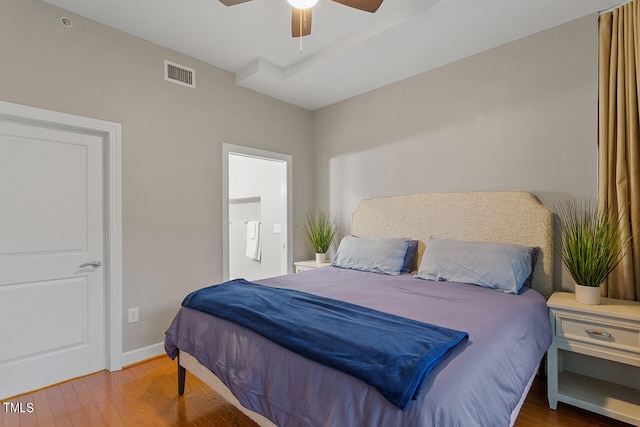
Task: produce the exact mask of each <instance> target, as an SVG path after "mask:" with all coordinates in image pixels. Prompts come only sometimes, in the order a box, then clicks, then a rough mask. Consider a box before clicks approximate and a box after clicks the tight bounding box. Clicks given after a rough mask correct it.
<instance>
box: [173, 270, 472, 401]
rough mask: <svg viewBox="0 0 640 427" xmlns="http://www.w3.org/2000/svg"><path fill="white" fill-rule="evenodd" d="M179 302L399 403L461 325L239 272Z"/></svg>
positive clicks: (459, 338)
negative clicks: (406, 315)
mask: <svg viewBox="0 0 640 427" xmlns="http://www.w3.org/2000/svg"><path fill="white" fill-rule="evenodd" d="M182 305H183V306H184V307H189V308H192V309H195V310H199V311H203V312H205V313H209V314H212V315H214V316H217V317H221V318H223V319H227V320H231V321H233V322H235V323H238V324H240V325H243V326H245V327H247V328H249V329H251V330H253V331H255V332H257V333H259V334H261V335H263V336H264V337H266V338H268V339H270V340H272V341H274V342H275V343H277V344H279V345H281V346H283V347H286V348H288V349H289V350H291V351H294V352H296V353H298V354H300V355H302V356H304V357H306V358H308V359H311V360H314V361H316V362H319V363H322V364H324V365H326V366H330V367H332V368H334V369H338V370H341V371H343V372H346V373H348V374H350V375H352V376H354V377H356V378H358V379H360V380H362V381H364V382H366V383H367V384H370V385H372V386H374V387H375V388H376V389H377V390H378V391H379V392H380V393H381V394H382V395H383V396H384V397H385V398H387V399H388V400H389V401H390V402H391V403H393V404H394V405H396V406H397V407H399V408H400V409H405V408H406V407H407V405H408V404H409V401H410V400H411V399H412V398H413V397H414V396H415V395H416V394H417V393H418V392H419V390H420V386H421V384H422V382H423V381H424V378H425V377H426V376H427V375H428V374H429V372H431V370H432V369H433V368H434V367H436V366H437V365H438V363H440V360H441V359H442V358H443V356H444V355H445V354H446V353H447V351H448V350H449V349H451V348H452V347H454V346H456V345H457V344H459V343H461V342H463V341H466V340H467V338H468V334H467V333H466V332H460V331H455V330H452V329H446V328H442V327H440V326H436V325H430V324H428V323H423V322H418V321H415V320H411V319H406V318H404V317H400V316H395V315H392V314H388V313H384V312H381V311H376V310H372V309H369V308H366V307H361V306H358V305H354V304H350V303H347V302H344V301H339V300H334V299H330V298H325V297H320V296H317V295H312V294H308V293H305V292H299V291H294V290H290V289H280V288H272V287H269V286H263V285H259V284H256V283H251V282H248V281H246V280H244V279H237V280H232V281H229V282H226V283H223V284H220V285H215V286H210V287H208V288H203V289H200V290H198V291H195V292H193V293H191V294H189V295H187V297H186V298H185V299H184V301H183V302H182Z"/></svg>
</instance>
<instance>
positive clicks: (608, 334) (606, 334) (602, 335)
mask: <svg viewBox="0 0 640 427" xmlns="http://www.w3.org/2000/svg"><path fill="white" fill-rule="evenodd" d="M584 331H585V332H586V333H587V334H589V335H595V336H597V337H603V338H611V334H610V333H609V332H600V331H594V330H593V329H585V330H584Z"/></svg>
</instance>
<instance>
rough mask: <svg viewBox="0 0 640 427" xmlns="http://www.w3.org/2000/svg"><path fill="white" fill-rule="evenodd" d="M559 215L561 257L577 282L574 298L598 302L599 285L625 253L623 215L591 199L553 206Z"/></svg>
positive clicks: (582, 301)
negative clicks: (622, 228)
mask: <svg viewBox="0 0 640 427" xmlns="http://www.w3.org/2000/svg"><path fill="white" fill-rule="evenodd" d="M556 211H557V214H558V216H559V217H560V220H561V224H560V230H559V231H560V236H561V238H562V251H561V254H560V257H561V259H562V263H563V264H564V265H565V267H566V268H567V270H569V273H570V274H571V277H572V278H573V280H575V282H576V287H575V293H576V300H577V301H578V302H580V303H583V304H600V285H601V284H602V282H604V280H605V279H606V278H607V276H608V275H609V274H610V273H611V272H612V271H613V269H614V268H615V267H616V266H617V265H618V263H619V262H620V260H621V259H622V257H623V256H624V252H625V248H626V245H627V243H628V241H629V239H626V240H623V239H622V235H621V233H620V227H619V225H620V221H621V219H622V216H620V217H615V216H614V215H613V214H612V213H611V211H609V210H604V209H598V208H597V205H596V204H595V203H593V202H592V201H590V200H587V201H576V200H568V201H566V202H564V203H562V204H561V205H560V206H559V207H556Z"/></svg>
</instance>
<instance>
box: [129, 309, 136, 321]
mask: <svg viewBox="0 0 640 427" xmlns="http://www.w3.org/2000/svg"><path fill="white" fill-rule="evenodd" d="M137 321H138V307H135V308H130V309H129V323H134V322H137Z"/></svg>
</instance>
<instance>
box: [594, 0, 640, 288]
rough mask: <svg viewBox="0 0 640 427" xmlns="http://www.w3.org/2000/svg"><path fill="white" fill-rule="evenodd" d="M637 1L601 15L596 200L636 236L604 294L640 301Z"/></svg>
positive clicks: (627, 232) (626, 235)
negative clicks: (612, 212) (618, 216)
mask: <svg viewBox="0 0 640 427" xmlns="http://www.w3.org/2000/svg"><path fill="white" fill-rule="evenodd" d="M639 2H640V0H634V1H632V2H630V3H627V4H625V5H624V6H620V7H618V8H616V9H615V10H614V11H613V12H611V13H607V14H603V15H602V16H600V71H599V81H600V83H599V85H600V88H599V91H600V94H599V95H600V96H599V98H600V99H599V108H598V110H599V111H598V115H599V130H598V166H599V168H598V173H599V176H598V203H600V206H601V207H604V208H608V209H612V210H613V211H614V213H617V214H618V215H623V216H624V218H623V220H622V222H621V231H622V236H623V238H624V239H627V238H629V236H631V235H633V236H637V237H636V238H635V239H633V240H632V242H631V244H630V245H629V247H628V250H627V254H626V256H625V257H624V258H623V259H622V261H621V262H620V264H619V265H618V267H617V268H616V270H615V271H614V272H613V273H612V274H611V275H610V276H609V278H608V279H607V281H606V282H605V283H604V284H603V286H601V292H602V295H603V296H605V297H610V298H619V299H628V300H635V301H638V300H639V299H640V233H639V231H640V152H639V149H640V132H639V129H640V118H639V117H638V98H639V95H640V94H639V92H638V90H639V87H638V79H639V78H640V52H639V50H638V46H640V39H639V36H640V3H639Z"/></svg>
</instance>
